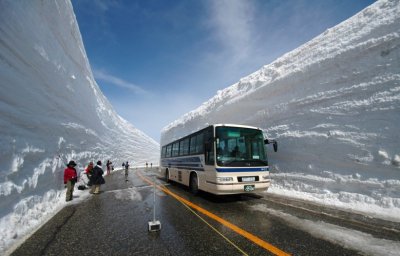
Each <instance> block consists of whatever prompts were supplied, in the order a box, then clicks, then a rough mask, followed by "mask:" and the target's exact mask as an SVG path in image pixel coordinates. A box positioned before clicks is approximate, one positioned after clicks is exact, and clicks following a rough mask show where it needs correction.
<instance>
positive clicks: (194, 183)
mask: <svg viewBox="0 0 400 256" xmlns="http://www.w3.org/2000/svg"><path fill="white" fill-rule="evenodd" d="M189 184H190V185H189V188H190V192H192V194H193V195H197V194H198V193H199V185H198V179H197V175H196V174H195V173H192V174H191V175H190V183H189Z"/></svg>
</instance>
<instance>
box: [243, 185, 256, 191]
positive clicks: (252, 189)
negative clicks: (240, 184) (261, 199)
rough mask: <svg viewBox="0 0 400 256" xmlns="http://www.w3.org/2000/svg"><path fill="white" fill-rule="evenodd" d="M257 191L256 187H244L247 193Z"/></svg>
mask: <svg viewBox="0 0 400 256" xmlns="http://www.w3.org/2000/svg"><path fill="white" fill-rule="evenodd" d="M255 189H256V188H255V186H254V185H244V191H246V192H250V191H254V190H255Z"/></svg>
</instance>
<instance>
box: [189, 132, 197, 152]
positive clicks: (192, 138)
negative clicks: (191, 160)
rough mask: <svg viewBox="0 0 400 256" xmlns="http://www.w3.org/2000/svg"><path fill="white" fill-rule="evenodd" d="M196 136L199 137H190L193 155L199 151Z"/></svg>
mask: <svg viewBox="0 0 400 256" xmlns="http://www.w3.org/2000/svg"><path fill="white" fill-rule="evenodd" d="M196 138H197V136H192V137H190V154H191V155H193V154H195V153H196V152H197V151H196Z"/></svg>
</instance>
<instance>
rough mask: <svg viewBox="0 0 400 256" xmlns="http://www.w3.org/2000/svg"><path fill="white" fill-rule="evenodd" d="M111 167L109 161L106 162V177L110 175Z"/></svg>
mask: <svg viewBox="0 0 400 256" xmlns="http://www.w3.org/2000/svg"><path fill="white" fill-rule="evenodd" d="M111 165H112V163H111V161H110V160H107V164H106V166H107V175H110V173H111Z"/></svg>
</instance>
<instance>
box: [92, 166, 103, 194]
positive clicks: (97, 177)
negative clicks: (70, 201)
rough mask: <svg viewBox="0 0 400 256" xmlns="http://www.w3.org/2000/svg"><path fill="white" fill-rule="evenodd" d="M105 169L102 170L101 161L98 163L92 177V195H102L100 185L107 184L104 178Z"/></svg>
mask: <svg viewBox="0 0 400 256" xmlns="http://www.w3.org/2000/svg"><path fill="white" fill-rule="evenodd" d="M103 173H104V172H103V169H102V168H101V161H100V160H99V161H97V164H96V166H95V167H94V168H93V173H92V176H91V179H90V181H91V183H92V189H91V190H90V194H99V193H100V185H101V184H104V183H106V182H105V180H104V178H103Z"/></svg>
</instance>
